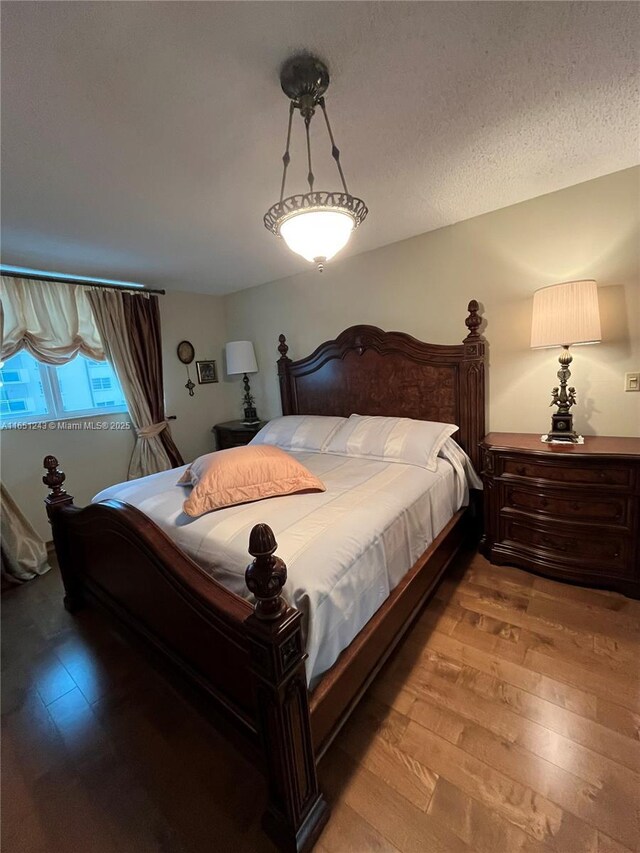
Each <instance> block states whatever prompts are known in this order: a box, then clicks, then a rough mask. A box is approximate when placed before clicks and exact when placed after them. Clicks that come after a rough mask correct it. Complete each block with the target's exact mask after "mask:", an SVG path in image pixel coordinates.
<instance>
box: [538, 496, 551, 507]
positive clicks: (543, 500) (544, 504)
mask: <svg viewBox="0 0 640 853" xmlns="http://www.w3.org/2000/svg"><path fill="white" fill-rule="evenodd" d="M540 506H549V501H548V500H547V499H546V498H542V499H541V500H540Z"/></svg>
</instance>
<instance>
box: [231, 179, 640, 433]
mask: <svg viewBox="0 0 640 853" xmlns="http://www.w3.org/2000/svg"><path fill="white" fill-rule="evenodd" d="M639 179H640V168H634V169H628V170H625V171H622V172H617V173H614V174H612V175H607V176H605V177H603V178H598V179H596V180H593V181H588V182H587V183H584V184H579V185H577V186H574V187H570V188H568V189H565V190H561V191H559V192H556V193H551V194H549V195H545V196H541V197H539V198H535V199H532V200H530V201H526V202H523V203H521V204H517V205H513V206H511V207H507V208H504V209H502V210H498V211H494V212H493V213H488V214H485V215H483V216H479V217H476V218H474V219H469V220H466V221H465V222H460V223H458V224H456V225H452V226H449V227H447V228H442V229H440V230H438V231H432V232H430V233H428V234H422V235H420V236H418V237H414V238H412V239H410V240H404V241H402V242H399V243H393V244H391V245H388V246H385V247H383V248H380V249H376V250H374V251H371V252H365V253H363V254H361V255H356V256H353V257H349V258H342V259H340V258H339V257H338V258H336V259H335V260H334V261H333V262H330V263H329V264H328V265H327V266H326V268H325V271H324V273H322V274H319V273H317V272H315V271H314V270H309V269H308V267H304V268H305V270H307V271H305V272H303V273H301V274H299V275H296V276H292V277H290V278H286V279H281V280H279V281H275V282H271V283H269V284H264V285H261V286H260V287H254V288H251V289H248V290H243V291H239V292H237V293H233V294H230V295H229V296H227V297H226V312H227V331H228V334H229V337H230V338H236V337H237V338H245V337H246V338H249V339H251V340H253V341H254V342H255V345H256V351H257V356H258V362H259V366H260V373H259V374H258V376H256V377H254V382H253V383H252V385H253V387H254V388H255V392H256V397H257V404H258V406H259V407H260V408H261V410H262V414H263V415H266V416H273V415H276V414H279V412H280V401H279V392H278V384H277V380H276V373H275V361H276V359H277V357H278V353H277V342H278V334H279V333H280V332H284V333H285V334H286V336H287V340H288V342H289V345H290V351H289V355H290V356H291V357H293V358H294V359H295V358H301V357H303V356H306V355H308V354H309V353H310V352H311V351H312V350H313V349H314V348H315V347H316V346H317V345H318V344H320V343H321V342H322V341H324V340H326V339H328V338H333V337H335V336H336V335H337V334H338V333H339V332H340V331H342V329H344V328H345V327H347V326H350V325H352V324H355V323H371V324H374V325H377V326H381V327H382V328H383V329H387V330H391V329H395V330H400V331H404V332H409V333H410V334H413V335H415V336H416V337H418V338H420V339H422V340H426V341H430V342H432V343H457V342H458V341H461V340H462V338H463V337H464V335H465V333H466V329H465V327H464V318H465V316H466V306H467V303H468V301H469V300H470V299H471V298H476V299H478V300H479V301H480V303H481V305H482V306H483V308H484V315H485V317H486V321H487V323H486V329H485V330H484V333H485V335H486V338H487V340H488V341H489V372H488V381H489V411H488V428H489V429H491V430H498V431H518V432H534V433H535V432H537V433H542V432H546V431H547V429H548V427H549V421H550V411H551V410H550V409H549V408H548V407H549V402H550V390H551V388H552V387H553V386H554V385H556V384H557V380H556V376H555V374H556V371H557V369H558V363H557V355H558V352H557V351H556V350H531V349H530V348H529V335H530V324H531V306H532V295H533V292H534V290H536V289H537V288H538V287H542V286H543V285H546V284H551V283H553V282H559V281H567V280H569V279H577V278H595V279H596V280H597V282H598V285H599V288H600V289H599V298H600V309H601V315H602V330H603V342H602V343H601V344H599V345H597V346H587V347H575V349H574V350H573V355H574V363H573V365H572V367H573V375H572V378H571V382H572V384H574V385H575V387H576V389H577V394H578V406H577V408H576V409H575V410H574V411H575V424H576V427H577V429H578V430H579V431H580V432H583V433H585V434H589V435H590V434H601V435H607V434H608V435H638V434H640V393H635V394H634V393H625V392H624V391H623V377H624V373H625V371H632V370H635V371H637V370H640V328H639V318H640V283H639V281H640V257H639V254H640V202H639V198H640V196H639V192H638V191H639ZM425 192H428V187H425ZM376 215H383V214H378V212H377V211H376V210H372V211H371V213H370V216H371V217H375V216H376ZM362 227H363V228H366V227H367V223H366V222H365V223H364V225H363V226H362ZM353 239H354V241H357V239H358V235H357V233H356V234H355V235H354V238H353ZM282 251H288V250H287V249H286V247H285V246H284V244H283V246H282ZM300 264H301V268H302V267H303V264H304V262H303V261H302V260H301V261H300Z"/></svg>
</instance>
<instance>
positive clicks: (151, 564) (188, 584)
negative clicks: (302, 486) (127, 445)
mask: <svg viewBox="0 0 640 853" xmlns="http://www.w3.org/2000/svg"><path fill="white" fill-rule="evenodd" d="M44 464H45V468H46V469H47V474H46V475H45V476H44V477H43V481H44V482H45V484H46V485H47V486H49V488H50V490H51V493H50V495H49V497H48V498H47V499H46V501H45V503H46V506H47V513H48V516H49V520H50V522H51V525H52V529H53V539H54V543H55V547H56V552H57V555H58V561H59V565H60V571H61V574H62V579H63V583H64V587H65V599H64V603H65V606H66V607H67V609H68V610H70V611H75V610H78V609H80V608H82V607H83V606H85V605H86V604H90V603H95V604H97V605H99V606H100V607H101V608H102V609H104V610H106V611H108V612H110V613H111V614H113V615H114V616H115V617H116V618H117V620H118V621H119V623H120V624H121V625H123V626H124V627H125V628H127V629H129V631H130V632H132V633H133V634H134V635H136V636H137V637H138V638H140V639H141V640H143V641H144V644H145V646H146V647H147V649H150V650H151V651H152V652H154V653H155V658H156V660H157V661H158V662H160V663H161V664H162V666H163V667H164V668H168V669H169V671H170V673H171V675H172V676H174V677H175V676H178V677H179V679H180V681H181V683H182V684H183V685H186V686H188V688H189V692H190V693H192V694H195V697H196V698H197V699H198V700H199V704H201V705H203V706H204V710H205V712H206V713H207V716H209V717H210V718H211V719H212V720H213V722H214V723H216V724H217V726H218V728H220V729H221V730H222V731H223V733H224V734H225V735H227V736H228V737H229V738H230V739H231V740H232V741H233V742H234V743H235V744H236V746H238V747H240V748H241V749H242V750H243V752H244V753H245V754H246V755H247V756H248V757H249V759H250V760H251V761H252V762H253V763H254V764H256V765H257V766H258V767H259V768H260V769H261V770H262V772H263V773H264V774H265V776H266V779H267V783H268V790H269V800H268V807H267V811H266V813H265V816H264V828H265V830H266V832H267V833H268V834H269V835H270V837H271V838H272V839H273V840H274V842H275V843H276V845H277V846H278V847H279V848H280V849H281V850H284V851H302V850H310V849H311V847H312V846H313V843H314V841H315V839H316V838H317V836H318V835H319V833H320V831H321V829H322V826H323V825H324V823H325V821H326V819H327V816H328V809H327V806H326V803H325V801H324V800H323V798H322V797H321V795H320V794H319V791H318V782H317V776H316V762H315V756H314V751H313V743H312V737H311V725H310V717H309V702H308V691H307V681H306V675H305V669H304V662H305V659H306V653H305V651H304V648H303V644H302V633H301V614H300V613H299V612H298V611H297V610H295V609H293V608H290V607H288V606H287V605H286V604H285V602H284V599H282V597H281V595H280V592H281V590H282V587H283V586H284V583H285V581H286V577H287V575H286V567H285V565H284V563H283V562H282V560H280V559H278V558H277V557H275V556H274V552H275V550H276V541H275V538H274V536H273V533H272V531H271V529H270V528H269V527H267V526H266V525H257V526H256V527H255V528H254V529H253V531H252V533H251V538H250V543H249V551H250V553H251V555H252V556H253V557H254V560H253V562H252V563H251V564H250V565H249V567H248V568H247V574H246V578H247V585H248V586H249V589H250V590H251V591H252V592H253V594H254V596H255V599H256V604H255V606H254V605H252V604H250V603H249V602H248V601H245V600H244V599H242V598H240V597H239V596H237V595H235V594H234V593H232V592H230V591H229V590H227V589H226V588H225V587H223V586H222V585H221V584H219V583H218V582H217V581H215V580H214V579H213V578H211V577H210V576H209V575H207V574H206V573H205V572H203V571H202V569H200V568H199V567H198V566H197V565H196V564H195V563H194V562H193V561H192V560H191V559H189V557H187V556H186V555H185V554H184V553H183V552H182V551H180V550H179V549H178V548H177V547H176V546H175V545H174V543H173V542H172V541H171V540H170V539H169V537H168V536H166V535H165V534H164V533H163V532H162V530H160V529H159V528H158V527H157V525H156V524H154V523H153V521H151V519H149V518H148V517H147V516H145V515H144V514H143V513H141V512H140V511H139V510H137V509H136V508H135V507H132V506H129V505H128V504H126V503H123V502H121V501H113V500H109V501H102V502H100V503H96V504H91V505H90V506H88V507H85V508H79V507H75V506H73V498H72V496H71V495H68V494H67V493H66V492H65V491H64V489H63V488H62V485H63V483H64V479H65V475H64V474H63V473H62V472H61V471H60V470H59V469H58V462H57V460H56V459H55V457H52V456H48V457H46V459H45V461H44Z"/></svg>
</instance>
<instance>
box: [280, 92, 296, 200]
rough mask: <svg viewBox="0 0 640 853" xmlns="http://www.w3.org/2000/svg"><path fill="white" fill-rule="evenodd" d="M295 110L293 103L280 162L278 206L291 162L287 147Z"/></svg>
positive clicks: (290, 106) (289, 142)
mask: <svg viewBox="0 0 640 853" xmlns="http://www.w3.org/2000/svg"><path fill="white" fill-rule="evenodd" d="M294 110H295V105H294V103H293V101H291V103H290V104H289V126H288V128H287V147H286V149H285V152H284V154H283V155H282V162H283V163H284V169H283V170H282V184H281V185H280V204H282V199H283V198H284V185H285V183H286V180H287V169H288V168H289V163H290V162H291V157H290V155H289V145H290V144H291V124H292V122H293V113H294Z"/></svg>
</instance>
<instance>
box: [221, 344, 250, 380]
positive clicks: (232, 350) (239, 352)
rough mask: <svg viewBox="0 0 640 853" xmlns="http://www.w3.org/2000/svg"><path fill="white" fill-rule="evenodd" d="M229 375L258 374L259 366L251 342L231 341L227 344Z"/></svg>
mask: <svg viewBox="0 0 640 853" xmlns="http://www.w3.org/2000/svg"><path fill="white" fill-rule="evenodd" d="M225 354H226V358H227V373H228V374H229V375H232V374H234V373H257V372H258V364H257V362H256V354H255V352H254V351H253V344H252V343H251V341H230V342H229V343H228V344H225Z"/></svg>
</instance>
